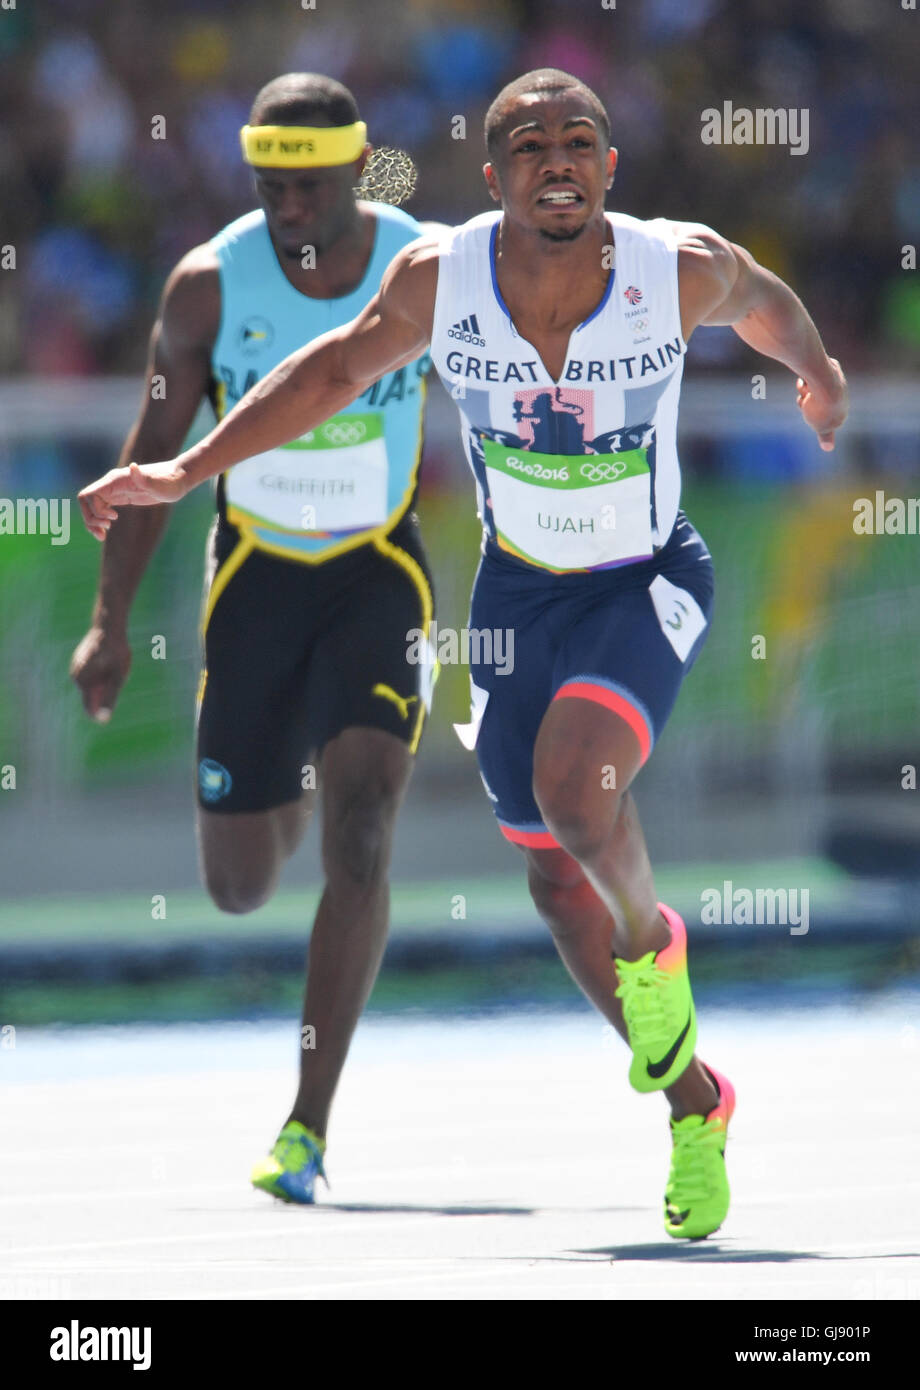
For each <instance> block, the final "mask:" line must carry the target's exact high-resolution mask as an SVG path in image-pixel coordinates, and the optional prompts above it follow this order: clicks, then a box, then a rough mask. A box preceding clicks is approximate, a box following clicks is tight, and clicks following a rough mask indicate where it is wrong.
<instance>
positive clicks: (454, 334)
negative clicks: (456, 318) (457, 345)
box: [447, 314, 486, 347]
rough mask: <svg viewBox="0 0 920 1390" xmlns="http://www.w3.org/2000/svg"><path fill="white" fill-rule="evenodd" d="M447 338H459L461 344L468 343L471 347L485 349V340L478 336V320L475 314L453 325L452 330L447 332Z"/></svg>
mask: <svg viewBox="0 0 920 1390" xmlns="http://www.w3.org/2000/svg"><path fill="white" fill-rule="evenodd" d="M447 336H448V338H459V340H460V342H461V343H470V344H471V345H472V346H473V347H485V345H486V340H485V338H480V336H479V320H478V319H477V317H476V315H475V314H470V316H469V318H468V319H461V320H460V322H459V323H455V324H454V326H453V328H448V330H447Z"/></svg>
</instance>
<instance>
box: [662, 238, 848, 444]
mask: <svg viewBox="0 0 920 1390" xmlns="http://www.w3.org/2000/svg"><path fill="white" fill-rule="evenodd" d="M679 231H680V236H681V241H680V250H679V254H678V266H679V270H678V274H679V278H680V308H681V320H682V323H683V333H684V339H685V341H686V340H687V339H689V337H690V334H691V333H692V332H693V330H694V329H695V328H697V327H698V326H699V325H700V324H706V325H714V324H731V326H732V328H733V329H734V330H735V332H736V333H737V334H738V337H739V338H741V339H743V341H744V342H746V343H747V344H748V345H749V347H752V348H754V349H755V351H757V352H762V353H763V354H764V355H765V356H766V357H772V358H774V359H775V360H776V361H777V362H782V363H783V364H784V365H785V366H787V367H788V368H789V369H790V371H793V372H795V374H796V377H797V381H796V390H797V395H796V404H797V405H798V406H799V409H800V410H801V412H802V417H803V419H804V420H805V423H806V424H808V425H810V426H811V428H812V429H813V430H814V431H815V432H816V434H817V436H818V440H819V442H820V445H821V448H822V449H833V447H834V433H835V431H836V430H838V429H839V428H840V426H841V425H842V424H843V422H844V420H845V419H846V417H847V410H848V395H847V384H846V378H845V377H844V374H843V370H842V368H841V366H840V363H839V362H838V361H837V360H836V358H833V357H828V355H827V352H826V351H825V348H824V344H823V343H822V342H821V335H820V334H819V333H818V330H817V328H816V327H815V325H814V323H813V321H812V319H811V317H810V316H809V313H808V310H807V309H806V308H805V305H804V304H803V303H802V301H801V300H800V299H799V297H798V295H796V294H794V293H793V291H792V290H791V289H790V288H789V286H788V285H787V284H785V282H784V281H782V280H781V279H780V278H779V276H778V275H774V274H773V272H772V271H770V270H767V269H765V268H764V266H762V265H758V264H757V262H756V261H755V260H754V257H753V256H752V255H751V253H750V252H749V251H745V249H744V247H743V246H736V245H735V244H734V243H733V242H731V241H726V240H725V238H724V237H721V236H719V235H718V233H716V232H713V231H712V230H711V228H709V227H694V226H693V225H690V224H687V225H681V226H680V227H679Z"/></svg>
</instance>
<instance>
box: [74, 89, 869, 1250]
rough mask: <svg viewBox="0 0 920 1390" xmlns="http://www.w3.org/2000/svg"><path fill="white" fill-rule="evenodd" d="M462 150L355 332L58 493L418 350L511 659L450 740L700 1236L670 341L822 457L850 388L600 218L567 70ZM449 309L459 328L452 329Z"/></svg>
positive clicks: (670, 1219)
mask: <svg viewBox="0 0 920 1390" xmlns="http://www.w3.org/2000/svg"><path fill="white" fill-rule="evenodd" d="M486 143H487V148H488V151H489V155H490V162H489V163H488V164H487V165H486V166H485V176H486V180H487V182H488V186H489V190H490V192H491V194H492V197H493V198H494V199H495V201H496V202H500V204H501V209H502V210H501V212H500V213H488V214H482V215H480V216H478V217H474V218H473V219H472V220H471V221H470V222H467V223H466V224H465V225H464V226H462V227H458V228H456V229H455V230H454V231H453V232H451V233H449V234H446V235H444V236H442V237H439V238H436V239H424V240H423V241H420V242H417V243H415V244H414V245H412V246H411V247H408V248H407V249H406V250H405V251H403V252H401V253H400V254H399V256H397V258H396V260H395V261H394V263H393V265H392V266H391V267H390V269H389V270H388V271H387V274H386V275H385V277H384V280H383V284H382V285H381V288H380V293H379V294H378V295H377V297H376V298H375V299H374V300H373V301H372V303H370V304H369V305H368V306H367V308H366V309H365V310H364V312H363V313H361V314H360V315H359V316H358V318H357V319H356V320H355V321H354V323H352V324H350V325H348V326H347V327H345V328H340V329H337V330H335V331H333V332H331V333H328V334H327V335H325V337H323V338H322V339H321V340H320V341H319V342H317V343H313V344H310V345H309V346H307V347H306V348H304V349H302V350H301V351H300V352H297V353H294V354H293V355H292V356H291V357H290V358H289V359H288V360H287V361H286V362H284V363H282V364H281V366H280V367H279V368H278V369H277V370H276V371H275V372H273V373H272V374H271V375H270V376H269V377H268V378H267V379H266V380H265V381H264V382H263V383H262V384H261V385H260V387H259V388H258V389H257V390H256V391H254V392H252V394H251V395H250V396H249V397H248V398H247V399H246V400H245V401H244V402H243V403H242V404H241V406H240V407H239V408H238V409H237V410H235V411H234V412H233V414H232V415H230V416H229V417H228V418H227V419H226V420H224V421H223V422H222V424H221V425H219V426H218V428H217V429H215V430H214V431H213V432H212V434H211V435H210V436H209V437H208V438H207V439H205V440H204V441H202V443H201V444H199V445H197V446H196V447H194V448H192V449H190V450H188V451H187V452H186V453H184V454H183V455H182V456H181V457H180V458H178V459H176V460H173V461H171V462H167V463H156V464H149V465H147V466H145V467H138V466H137V465H136V464H131V465H130V467H129V468H128V469H120V470H113V472H111V473H109V474H108V475H107V476H106V477H105V478H102V479H100V481H99V482H98V483H95V484H93V486H92V487H90V488H88V489H86V490H85V491H84V492H83V493H82V494H81V504H82V506H83V514H84V518H85V520H86V523H87V526H88V527H89V529H90V530H91V531H92V532H93V534H95V535H97V536H100V537H101V536H104V535H105V533H106V531H107V529H108V527H109V525H110V524H111V522H112V520H113V519H114V518H116V517H117V515H118V513H117V510H116V508H117V507H118V506H119V505H121V504H124V503H128V504H135V503H137V504H140V503H143V504H152V503H155V502H156V501H157V500H160V499H164V498H165V499H172V498H175V497H180V496H183V495H184V494H185V493H186V492H187V491H188V490H189V489H190V488H192V487H194V486H195V485H196V484H197V483H199V482H201V481H202V480H203V479H205V478H208V477H211V476H213V475H214V474H216V473H220V472H222V471H223V470H225V469H228V468H232V467H233V466H234V465H236V464H238V463H239V462H240V460H242V459H246V458H249V457H250V456H251V455H253V454H256V453H259V452H260V451H262V450H265V449H270V448H275V447H277V446H278V445H279V444H280V443H281V442H282V441H284V440H286V439H291V438H293V437H295V436H296V435H297V434H299V433H300V432H302V431H303V430H305V429H310V428H312V427H313V426H314V425H315V424H316V423H317V422H318V421H319V420H320V419H321V418H323V416H324V415H325V414H327V413H328V410H329V408H330V406H332V407H333V408H334V409H336V410H340V409H342V408H344V406H345V404H346V403H347V402H348V401H350V400H352V399H353V398H354V397H355V395H356V394H357V393H358V392H359V391H362V390H365V389H366V387H367V384H368V382H370V381H372V380H374V379H375V378H376V377H378V376H379V375H380V373H381V372H383V371H389V370H392V369H393V368H394V367H397V366H399V365H400V364H401V363H404V362H407V361H409V360H410V359H411V358H413V357H414V356H416V355H417V354H418V353H419V352H420V351H421V350H422V349H423V347H424V346H425V345H426V344H428V343H430V344H431V350H432V357H433V360H434V362H435V365H436V366H437V368H438V371H439V372H440V374H441V376H442V377H443V379H444V381H445V384H446V385H447V386H448V387H449V388H450V389H451V390H452V394H453V395H454V397H455V399H457V401H458V404H459V406H460V412H461V424H462V429H463V437H464V442H465V446H466V449H467V454H468V457H469V460H470V463H471V466H472V469H473V472H474V475H475V479H476V486H477V492H478V496H479V509H480V514H481V517H482V522H483V527H484V532H485V544H484V553H483V559H482V563H481V566H480V570H479V574H478V577H477V580H476V586H475V590H474V593H473V607H472V616H471V622H470V626H471V627H473V628H477V629H483V628H495V627H498V628H508V627H511V628H513V630H514V635H515V666H514V671H513V673H511V674H506V675H503V676H501V677H500V678H499V676H498V674H497V673H493V672H491V671H490V670H488V668H486V667H478V668H474V670H473V672H472V674H473V711H474V720H473V723H472V724H471V725H470V726H468V727H466V728H465V729H464V730H463V731H462V732H463V736H464V737H465V739H466V741H467V743H468V744H470V745H471V744H472V743H473V742H474V740H475V741H476V748H477V753H478V756H479V761H480V767H481V770H482V774H483V779H484V781H485V783H486V786H487V789H488V790H489V792H490V794H491V797H492V800H493V804H494V807H495V810H496V813H497V815H498V819H499V823H500V825H501V828H502V831H503V833H504V834H505V835H506V836H507V838H508V839H509V840H510V841H512V842H513V843H515V844H517V845H519V846H520V847H521V848H522V849H523V851H524V853H525V855H526V857H527V866H528V877H529V882H530V889H531V893H532V895H533V899H534V902H535V904H536V906H537V908H538V910H539V911H540V913H541V915H542V916H543V918H544V919H545V921H546V922H547V923H548V925H549V927H550V929H551V930H552V932H553V935H554V938H555V941H556V945H557V947H558V949H559V952H560V954H561V956H562V958H563V960H564V961H565V963H566V965H567V966H568V968H569V970H570V972H571V973H572V975H573V977H574V978H575V980H576V981H577V982H578V984H579V985H580V986H581V988H582V989H583V990H584V992H585V994H586V995H587V996H588V998H589V999H590V1000H591V1001H592V1002H593V1003H594V1004H595V1005H596V1006H597V1008H598V1009H600V1011H601V1012H602V1013H603V1014H604V1015H605V1016H606V1017H607V1018H608V1019H609V1020H610V1021H611V1022H612V1023H613V1024H614V1026H615V1027H617V1028H618V1029H619V1031H620V1032H621V1033H622V1034H623V1036H624V1037H626V1038H627V1040H628V1042H629V1045H630V1048H631V1050H632V1054H633V1058H632V1064H631V1067H630V1073H629V1079H630V1081H631V1083H632V1085H633V1086H634V1087H635V1088H636V1089H637V1090H639V1091H653V1090H663V1091H665V1093H666V1095H667V1098H668V1100H669V1101H670V1104H671V1112H672V1114H671V1134H672V1157H671V1170H670V1175H669V1177H668V1180H667V1185H666V1189H665V1229H666V1230H667V1232H668V1234H669V1235H671V1236H675V1237H684V1238H691V1239H693V1238H699V1237H702V1236H706V1235H708V1234H710V1233H711V1232H712V1231H715V1230H716V1229H717V1228H718V1227H719V1226H720V1224H721V1223H722V1221H723V1220H724V1218H725V1215H726V1213H727V1211H728V1203H729V1189H728V1180H727V1177H726V1173H725V1159H724V1150H725V1141H726V1134H727V1127H728V1122H729V1119H730V1118H731V1114H732V1110H733V1108H734V1091H733V1089H732V1086H731V1084H730V1083H729V1081H728V1080H727V1079H726V1078H725V1077H724V1076H722V1075H720V1074H719V1073H718V1072H717V1071H715V1070H714V1068H712V1067H707V1066H706V1065H704V1063H703V1062H701V1061H700V1060H699V1059H698V1058H697V1057H696V1056H695V1054H694V1046H695V1041H696V1018H695V1013H694V1009H693V1001H692V997H691V993H690V985H689V980H688V976H687V957H686V931H685V928H684V924H683V922H682V921H681V919H680V917H679V916H678V914H677V913H676V912H674V911H673V910H672V909H671V908H670V907H667V906H666V905H664V904H662V903H659V902H658V901H657V898H656V894H655V889H654V883H653V878H652V871H651V868H650V866H649V861H648V855H647V853H646V848H645V842H644V839H643V836H642V831H641V828H640V826H639V821H638V817H637V814H636V807H635V803H634V801H633V798H632V796H631V795H630V792H629V786H630V783H631V782H632V780H633V778H634V777H635V776H636V773H637V772H638V770H639V768H640V767H641V766H642V764H643V763H644V762H645V761H646V759H647V758H648V756H649V754H650V752H651V749H652V747H653V745H654V742H655V740H656V738H658V736H659V735H660V733H661V730H662V728H663V727H664V724H665V721H666V720H667V718H668V715H669V714H670V711H671V709H672V707H673V705H674V701H675V699H676V696H677V692H678V690H679V688H680V684H681V682H682V680H683V678H684V676H685V674H686V673H687V671H688V670H689V668H690V666H691V665H692V663H693V661H694V660H695V658H696V656H697V654H698V652H699V650H700V647H701V644H702V643H703V641H704V639H705V636H706V631H707V628H708V625H709V617H710V612H711V607H712V594H713V582H712V564H711V560H710V557H709V554H708V552H707V550H706V547H705V545H704V543H703V541H702V540H701V539H700V537H699V535H698V534H697V533H696V531H695V530H694V528H693V527H692V526H691V525H690V523H689V521H688V520H687V518H686V517H685V516H684V514H683V513H682V512H681V511H680V507H679V500H680V473H679V466H678V459H677V452H676V447H675V434H676V421H677V399H678V393H679V390H680V380H681V372H682V368H683V359H684V354H685V352H686V350H687V341H688V339H689V338H690V336H691V334H692V333H693V330H694V329H695V328H696V327H697V326H698V325H700V324H704V323H708V324H732V325H733V326H734V328H735V330H736V332H737V333H738V334H739V336H740V337H742V338H743V339H744V341H745V342H747V343H749V344H750V345H751V346H752V347H754V348H756V349H757V350H758V351H760V352H763V353H765V354H766V355H767V356H769V357H772V358H775V359H776V360H777V361H779V362H783V363H784V364H785V365H786V366H787V367H789V368H790V369H791V370H792V371H793V372H795V373H796V374H797V376H798V388H797V400H798V405H799V407H800V409H801V411H802V416H803V418H804V420H805V421H806V423H807V424H808V425H810V426H811V427H812V428H813V429H814V430H815V431H816V432H817V434H818V438H819V441H820V443H821V447H822V448H825V449H831V448H833V444H834V431H835V430H836V429H838V428H839V426H840V425H841V424H842V423H843V421H844V419H845V417H846V413H847V391H846V383H845V381H844V377H843V373H842V371H841V369H840V365H839V363H837V362H836V361H834V360H833V359H831V358H829V357H828V356H827V353H826V352H825V350H824V347H823V345H822V343H821V339H820V337H819V335H818V332H817V329H816V328H815V326H814V324H813V323H812V321H811V319H810V318H809V316H808V314H807V312H806V310H805V308H804V306H803V305H802V303H801V301H800V300H799V299H798V298H797V297H796V296H795V295H794V294H793V292H792V291H791V290H790V289H789V288H788V287H787V286H786V285H785V284H783V282H782V281H781V280H779V279H777V277H776V276H775V275H773V274H771V273H770V272H769V271H767V270H764V269H763V268H762V267H761V266H759V265H757V263H756V262H755V261H754V260H753V258H752V257H751V256H750V254H749V253H748V252H747V251H745V250H743V249H742V248H741V247H739V246H735V245H734V244H732V243H731V242H728V241H726V240H725V239H724V238H723V237H721V236H719V235H718V234H717V233H716V232H714V231H712V230H711V229H710V228H708V227H705V226H702V225H698V224H682V223H672V222H669V221H667V220H665V219H663V218H658V219H655V220H654V221H649V222H641V221H638V220H636V219H635V218H632V217H628V216H624V215H623V214H619V213H612V214H610V213H608V214H605V212H604V193H605V189H607V188H609V187H610V185H611V183H612V182H613V174H614V169H615V167H616V161H617V153H616V150H614V149H611V147H610V127H609V121H608V117H607V114H606V112H605V110H604V108H603V106H602V105H601V103H600V101H599V100H598V99H597V97H596V96H595V94H594V93H593V92H592V91H590V89H588V88H586V87H585V86H584V84H583V83H582V82H580V81H578V79H576V78H574V77H571V76H569V75H568V74H566V73H563V72H559V71H558V70H555V69H542V70H540V71H538V72H532V73H527V74H526V75H525V76H524V77H522V78H519V79H518V80H517V81H516V82H514V83H511V84H510V85H509V86H508V87H506V88H505V89H504V90H503V91H502V92H501V93H500V94H499V96H498V97H497V98H496V100H495V101H494V102H493V104H492V106H491V108H490V109H489V112H488V114H487V116H486ZM471 314H475V316H476V320H477V323H478V325H479V332H478V335H477V336H478V337H479V339H480V343H479V344H478V345H476V346H473V345H465V344H463V343H462V342H458V340H457V338H456V333H455V332H454V334H453V335H452V332H451V330H452V329H454V330H455V328H456V324H457V322H458V321H459V320H461V319H464V318H465V319H469V317H470V315H471ZM611 957H613V959H612V960H611Z"/></svg>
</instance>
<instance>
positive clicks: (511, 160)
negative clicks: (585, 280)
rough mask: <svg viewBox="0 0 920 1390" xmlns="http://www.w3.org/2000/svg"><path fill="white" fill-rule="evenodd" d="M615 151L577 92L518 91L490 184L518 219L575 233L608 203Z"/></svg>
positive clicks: (545, 230)
mask: <svg viewBox="0 0 920 1390" xmlns="http://www.w3.org/2000/svg"><path fill="white" fill-rule="evenodd" d="M616 163H617V152H616V150H614V149H608V148H607V141H606V138H605V136H604V132H603V129H602V128H601V127H600V125H599V123H598V121H597V118H596V116H595V115H594V114H593V109H592V107H591V105H590V104H589V103H588V102H587V101H585V99H584V98H583V97H581V96H579V95H578V94H577V93H575V92H568V93H564V94H563V95H561V96H557V97H545V96H541V95H540V94H539V93H536V92H532V93H529V94H527V95H526V96H521V97H518V98H517V99H516V100H515V101H514V103H513V104H512V105H511V106H510V107H509V109H508V112H507V114H506V118H505V123H504V130H503V132H502V134H501V135H500V136H499V147H498V151H497V153H496V157H495V160H494V161H493V162H492V163H490V164H487V165H486V166H485V168H484V171H483V172H484V173H485V176H486V182H487V183H488V185H489V191H490V192H491V194H492V197H493V198H494V199H495V201H496V202H497V203H501V205H502V207H503V208H504V210H505V211H506V213H508V215H509V216H510V217H512V218H513V219H514V221H516V222H520V223H522V224H523V225H524V226H526V227H528V228H530V229H532V230H534V231H537V232H539V234H540V235H541V236H543V237H545V238H547V239H548V240H550V241H573V240H575V238H576V237H578V236H580V235H581V233H582V232H583V230H584V228H585V227H586V226H587V224H588V223H589V222H590V221H591V220H592V219H593V218H595V217H597V216H598V215H599V214H600V213H601V211H602V209H603V206H604V194H605V193H606V191H607V189H608V188H609V187H610V185H611V184H612V183H613V173H614V170H615V169H616Z"/></svg>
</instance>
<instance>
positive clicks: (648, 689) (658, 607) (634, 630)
mask: <svg viewBox="0 0 920 1390" xmlns="http://www.w3.org/2000/svg"><path fill="white" fill-rule="evenodd" d="M712 605H713V567H712V558H711V556H710V554H709V551H708V549H707V547H706V544H705V542H704V541H703V539H702V537H701V536H700V535H699V533H698V532H697V531H696V529H695V528H694V527H693V526H692V525H691V524H690V522H689V521H688V520H687V518H686V516H685V515H684V513H683V512H679V513H678V516H677V520H676V522H675V523H674V529H673V531H672V532H671V535H670V536H669V538H668V540H667V542H666V544H665V545H664V546H662V548H661V549H660V550H659V551H658V552H657V553H656V554H655V555H653V556H652V557H651V558H650V559H648V560H641V561H638V562H637V563H635V564H630V565H624V566H622V567H619V568H616V569H611V570H601V571H598V570H594V571H592V572H591V573H583V572H573V573H568V574H553V573H550V572H547V571H544V570H540V569H536V568H527V569H525V568H524V566H523V565H511V564H509V563H507V562H506V561H503V560H500V559H496V558H495V557H494V556H493V555H490V554H486V555H484V556H483V559H482V562H481V564H480V567H479V571H478V574H477V576H476V583H475V585H474V587H473V597H472V604H471V612H470V629H471V631H476V632H482V631H484V630H486V631H491V632H492V633H503V640H500V639H499V638H497V637H496V638H495V639H493V641H494V648H493V650H494V652H495V653H498V652H503V653H504V660H503V662H501V663H500V662H498V661H497V660H495V659H493V660H491V661H489V662H485V661H477V660H471V664H470V677H471V681H472V695H473V722H472V724H471V725H470V726H469V733H468V735H467V737H466V738H465V739H464V742H466V743H467V746H470V745H471V741H472V738H473V737H474V736H475V738H476V743H475V747H476V754H477V757H478V759H479V768H480V772H481V774H482V780H483V782H484V784H485V788H486V793H487V795H488V796H489V799H490V801H491V802H492V808H493V810H494V812H495V815H496V817H497V818H498V823H499V826H500V828H501V831H502V834H503V835H504V836H505V837H506V838H507V839H509V840H511V841H513V842H514V843H515V844H519V845H524V846H528V847H532V848H536V849H551V848H556V847H557V842H556V840H555V839H554V838H553V836H552V835H551V834H550V833H549V831H548V830H547V829H546V826H545V825H544V823H543V821H542V819H541V817H540V811H539V808H538V806H537V803H536V801H535V799H534V795H533V786H532V784H533V751H534V745H535V743H536V739H537V733H538V731H539V728H540V724H541V721H542V719H543V716H544V715H545V714H546V711H547V709H548V708H549V705H550V702H551V701H552V700H558V699H561V698H564V697H565V698H568V697H574V698H581V699H585V700H593V701H596V702H597V703H598V704H601V705H604V706H605V707H606V708H608V709H611V710H613V711H614V712H615V713H616V714H618V715H620V716H621V717H622V718H623V719H625V720H626V722H627V723H628V724H629V726H630V727H631V728H632V729H633V731H634V733H635V735H636V739H637V740H638V744H639V749H640V754H641V760H642V763H644V762H645V761H646V760H647V758H648V757H649V754H650V753H651V751H652V748H653V747H654V746H655V741H656V739H658V738H659V737H660V735H661V731H662V730H663V728H664V726H665V724H666V723H667V720H668V717H669V716H670V713H671V710H672V709H673V708H674V702H675V700H676V699H677V692H678V691H679V690H680V687H681V683H682V681H683V679H684V677H685V676H686V675H687V672H688V671H689V670H690V668H691V666H692V665H693V663H694V662H695V660H696V658H697V656H698V655H699V653H700V651H701V649H702V646H703V643H704V642H705V640H706V635H707V632H708V630H709V624H710V619H711V617H712ZM512 634H513V648H511V647H510V646H509V643H510V642H511V641H512ZM477 647H478V649H477ZM472 651H473V655H474V657H475V656H476V655H480V654H482V655H485V654H486V653H488V651H489V645H487V644H485V643H484V642H481V643H478V644H477V646H474V647H473V648H472ZM512 652H513V660H509V656H510V655H511V653H512ZM477 725H478V732H477ZM461 737H462V734H461Z"/></svg>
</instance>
